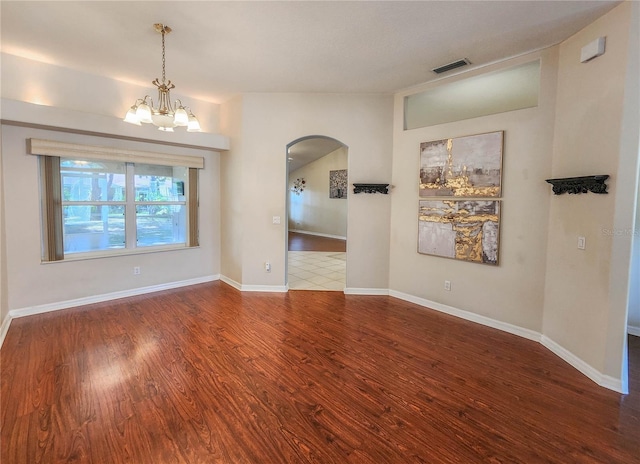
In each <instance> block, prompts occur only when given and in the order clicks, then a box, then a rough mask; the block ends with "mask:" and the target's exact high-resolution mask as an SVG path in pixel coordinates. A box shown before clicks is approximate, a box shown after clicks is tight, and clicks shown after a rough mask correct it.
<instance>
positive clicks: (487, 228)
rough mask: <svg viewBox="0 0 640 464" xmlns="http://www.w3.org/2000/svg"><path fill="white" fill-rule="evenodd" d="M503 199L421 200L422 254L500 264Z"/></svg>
mask: <svg viewBox="0 0 640 464" xmlns="http://www.w3.org/2000/svg"><path fill="white" fill-rule="evenodd" d="M499 232H500V201H499V200H420V209H419V212H418V253H422V254H427V255H435V256H442V257H446V258H453V259H459V260H463V261H471V262H475V263H483V264H493V265H497V264H498V243H499Z"/></svg>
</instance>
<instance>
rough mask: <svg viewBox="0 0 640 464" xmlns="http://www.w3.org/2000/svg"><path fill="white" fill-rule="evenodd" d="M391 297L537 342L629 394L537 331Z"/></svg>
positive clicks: (416, 299) (590, 375) (439, 305)
mask: <svg viewBox="0 0 640 464" xmlns="http://www.w3.org/2000/svg"><path fill="white" fill-rule="evenodd" d="M389 295H390V296H392V297H395V298H399V299H401V300H405V301H409V302H410V303H415V304H417V305H419V306H424V307H427V308H429V309H433V310H436V311H440V312H443V313H446V314H450V315H452V316H456V317H459V318H461V319H466V320H468V321H471V322H476V323H478V324H482V325H485V326H488V327H492V328H494V329H498V330H501V331H503V332H508V333H511V334H513V335H518V336H520V337H523V338H526V339H529V340H533V341H536V342H538V343H540V344H542V346H544V347H545V348H547V349H548V350H549V351H551V352H552V353H553V354H555V355H556V356H558V357H560V358H561V359H563V360H565V361H566V362H567V363H569V364H570V365H571V366H572V367H573V368H574V369H577V370H578V371H580V372H581V373H582V374H584V375H586V376H587V377H588V378H589V379H591V380H592V381H594V382H595V383H597V384H598V385H600V386H601V387H604V388H608V389H609V390H613V391H616V392H618V393H623V394H627V393H629V392H628V390H627V391H625V390H623V386H622V380H621V379H616V378H615V377H611V376H609V375H606V374H603V373H601V372H600V371H598V370H597V369H595V368H593V367H592V366H590V365H589V364H587V363H586V362H585V361H583V360H582V359H580V358H579V357H577V356H576V355H574V354H573V353H571V352H570V351H569V350H567V349H565V348H563V347H562V346H560V345H559V344H557V343H556V342H554V341H553V340H551V339H550V338H549V337H547V336H545V335H542V334H541V333H539V332H536V331H535V330H530V329H525V328H523V327H518V326H516V325H513V324H508V323H506V322H502V321H498V320H495V319H491V318H489V317H485V316H481V315H479V314H475V313H472V312H469V311H464V310H462V309H458V308H454V307H453V306H447V305H444V304H442V303H437V302H435V301H430V300H427V299H424V298H420V297H417V296H413V295H409V294H407V293H402V292H398V291H395V290H389Z"/></svg>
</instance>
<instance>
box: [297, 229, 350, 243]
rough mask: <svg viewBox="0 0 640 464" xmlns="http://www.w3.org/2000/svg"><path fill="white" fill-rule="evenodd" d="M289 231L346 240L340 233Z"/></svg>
mask: <svg viewBox="0 0 640 464" xmlns="http://www.w3.org/2000/svg"><path fill="white" fill-rule="evenodd" d="M289 232H295V233H297V234H306V235H317V236H318V237H327V238H336V239H338V240H346V239H347V237H343V236H342V235H331V234H322V233H320V232H309V231H308V230H298V229H289Z"/></svg>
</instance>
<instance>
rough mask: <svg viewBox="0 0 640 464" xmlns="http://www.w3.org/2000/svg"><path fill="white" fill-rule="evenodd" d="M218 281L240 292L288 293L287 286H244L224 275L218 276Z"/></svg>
mask: <svg viewBox="0 0 640 464" xmlns="http://www.w3.org/2000/svg"><path fill="white" fill-rule="evenodd" d="M220 280H221V281H222V282H224V283H225V284H227V285H231V286H232V287H233V288H235V289H236V290H240V291H241V292H270V293H286V292H288V291H289V286H288V285H244V284H241V283H240V282H236V281H235V280H233V279H230V278H229V277H227V276H224V275H221V276H220Z"/></svg>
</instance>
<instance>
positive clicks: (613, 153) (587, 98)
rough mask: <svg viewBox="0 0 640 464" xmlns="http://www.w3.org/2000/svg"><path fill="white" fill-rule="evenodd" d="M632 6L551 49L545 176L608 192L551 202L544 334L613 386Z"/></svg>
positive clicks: (625, 259)
mask: <svg viewBox="0 0 640 464" xmlns="http://www.w3.org/2000/svg"><path fill="white" fill-rule="evenodd" d="M633 3H635V2H633ZM637 8H638V5H637V4H632V2H623V3H622V4H621V5H620V6H618V7H616V8H615V9H613V10H612V11H610V12H609V13H607V14H606V15H604V16H603V17H601V18H599V19H598V20H597V21H595V22H594V23H592V24H591V25H589V26H587V27H586V28H585V29H583V30H582V31H580V32H578V33H577V34H575V35H574V36H573V37H571V38H569V39H568V40H566V41H565V42H563V43H562V44H561V45H560V47H559V66H558V97H557V104H556V119H555V137H554V147H553V164H552V176H553V177H573V176H581V175H592V174H609V175H610V178H609V180H608V181H607V184H608V185H609V189H608V190H609V193H608V195H595V194H590V193H589V194H581V195H567V194H565V195H558V196H554V197H553V198H552V201H551V205H550V210H549V230H548V247H547V267H546V281H545V291H544V323H543V333H544V336H545V337H546V338H548V339H549V340H551V341H552V342H553V344H554V345H555V346H559V347H560V348H561V349H563V350H566V351H568V352H570V353H571V355H572V356H573V357H575V358H577V360H578V361H582V362H584V363H586V364H587V365H588V366H590V368H593V369H594V370H595V371H597V372H598V373H600V374H603V375H604V377H605V380H604V381H605V382H613V383H615V382H617V381H618V380H619V379H622V378H623V371H624V370H625V369H626V365H625V364H626V362H625V349H624V347H625V346H626V314H627V297H628V293H629V269H630V268H629V264H630V255H631V236H630V234H618V233H617V231H622V230H629V231H631V230H632V229H633V227H634V224H633V218H634V213H635V198H636V182H637V172H638V169H637V166H638V165H637V163H638V152H637V146H638V126H637V122H638V118H637V111H638V107H637V106H635V117H634V119H635V123H636V125H635V128H634V127H633V124H629V123H630V122H631V121H627V122H624V121H623V120H624V116H625V112H626V109H625V108H626V105H627V104H633V105H637V103H638V102H637V86H638V85H639V81H640V76H638V71H637V61H638V57H637V54H638V42H635V44H634V43H630V42H629V34H630V31H631V30H632V29H633V28H630V19H631V17H632V9H633V10H635V12H634V13H633V16H634V17H635V18H637ZM634 28H637V24H636V25H635V26H634ZM598 37H606V52H605V54H604V55H602V56H600V57H598V58H595V59H593V60H591V61H589V62H587V63H580V59H579V58H580V50H581V48H582V47H583V46H585V45H586V44H588V43H590V42H591V41H593V40H595V39H596V38H598ZM634 56H635V57H634ZM630 59H631V62H629V60H630ZM633 62H635V63H636V65H634V67H635V70H633V68H631V69H629V68H628V65H630V64H633ZM630 72H631V73H633V74H634V75H629V73H630ZM628 92H631V94H630V95H629V93H628ZM634 94H635V95H636V97H635V101H634V100H633V98H632V99H631V101H630V102H625V100H626V97H627V96H630V97H631V95H634ZM630 114H632V113H630ZM625 127H626V128H625ZM623 128H624V130H623ZM633 139H635V142H633ZM629 142H631V143H629ZM633 145H635V152H634V149H633V148H632V146H633ZM578 236H583V237H586V249H585V250H579V249H577V245H576V244H577V238H578ZM636 285H637V283H636ZM607 379H608V380H607ZM618 388H620V387H618Z"/></svg>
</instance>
